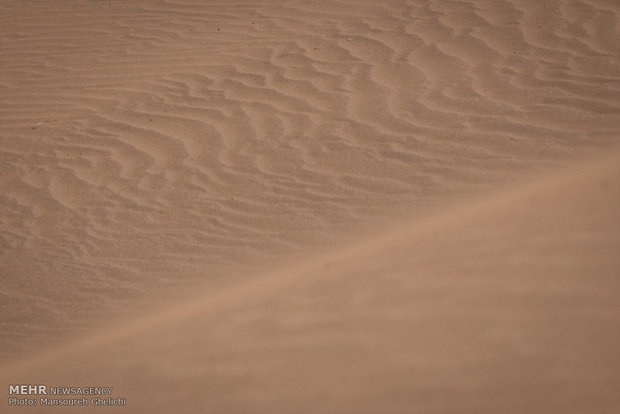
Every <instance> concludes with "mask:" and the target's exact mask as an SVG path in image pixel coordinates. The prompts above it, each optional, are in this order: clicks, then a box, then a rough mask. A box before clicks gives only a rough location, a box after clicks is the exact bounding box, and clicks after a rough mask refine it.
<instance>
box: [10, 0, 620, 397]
mask: <svg viewBox="0 0 620 414" xmlns="http://www.w3.org/2000/svg"><path fill="white" fill-rule="evenodd" d="M0 11H1V12H0V21H1V23H2V24H0V332H2V334H1V335H0V364H1V365H2V366H3V367H7V366H8V365H10V364H13V363H15V362H18V363H19V362H20V361H28V360H31V357H32V356H33V355H36V354H37V353H39V352H41V351H42V350H44V349H50V348H54V347H55V346H59V345H61V344H64V343H66V342H67V341H69V342H70V343H73V344H75V343H79V339H76V338H80V337H81V336H83V335H86V337H87V338H93V337H94V336H96V335H97V334H96V333H97V332H105V328H104V326H107V325H109V323H110V320H111V319H113V318H118V321H119V323H120V325H121V326H125V325H123V322H122V321H123V320H125V319H129V320H143V319H140V318H137V315H138V314H139V313H140V312H143V311H142V310H143V309H150V306H151V305H153V302H156V303H157V302H160V301H161V302H162V303H166V301H167V300H173V301H174V300H176V298H177V297H176V293H173V292H176V291H177V290H180V291H183V290H185V291H187V290H190V291H196V290H199V291H201V292H202V291H207V292H211V294H212V295H213V296H212V297H209V298H207V297H205V299H204V300H206V301H211V300H213V301H214V302H217V301H218V300H220V299H217V298H218V297H219V296H218V295H220V294H221V292H228V291H231V290H230V289H233V290H234V289H241V290H244V289H248V290H251V288H250V287H251V286H253V285H254V284H257V285H261V286H263V285H264V281H263V279H262V276H261V275H265V274H269V273H270V272H274V269H275V268H278V264H282V263H293V264H295V263H302V262H303V263H305V262H306V261H308V260H309V261H310V262H312V259H313V258H317V257H319V255H318V254H316V253H315V252H317V251H320V250H327V249H329V248H330V247H331V248H332V250H334V251H336V252H342V246H357V245H358V244H357V243H358V242H357V241H355V237H352V236H351V235H355V234H364V233H365V232H366V233H368V229H373V228H389V227H393V226H395V225H396V226H397V227H398V226H402V225H403V223H405V222H410V219H412V220H413V222H414V223H418V220H420V219H421V218H422V217H444V216H442V215H436V214H434V212H435V211H438V210H448V211H452V212H454V214H455V215H456V217H457V221H458V220H459V219H464V218H463V217H465V209H464V206H465V205H470V201H469V200H471V199H479V200H489V199H491V198H493V194H500V193H502V191H506V190H510V188H512V187H513V186H515V185H516V184H514V183H515V182H519V180H523V179H525V178H524V177H527V178H526V180H529V181H530V182H532V183H533V182H535V181H537V180H539V178H537V177H547V176H548V174H549V173H550V171H557V170H558V169H560V170H561V168H562V167H563V166H564V165H569V164H567V162H568V160H580V159H587V158H589V156H587V155H586V154H593V153H596V151H600V150H603V151H604V150H606V149H607V150H609V151H612V150H611V149H610V148H612V146H613V144H614V143H615V142H616V141H617V139H618V136H619V135H620V100H619V99H618V96H620V93H619V90H620V60H619V59H620V46H619V44H618V42H617V39H618V38H619V37H620V32H619V27H620V24H619V16H620V5H619V4H618V3H617V2H616V1H613V0H551V1H545V2H540V1H534V0H502V1H496V0H466V1H451V0H421V1H395V0H394V1H385V2H381V3H377V2H374V1H355V2H353V1H346V0H337V1H328V2H327V1H312V2H308V1H293V0H290V1H285V0H263V1H249V2H248V1H237V0H233V1H226V2H224V1H209V2H205V1H197V0H195V1H192V0H175V1H164V0H138V1H132V2H125V1H119V0H109V1H92V0H69V1H64V2H54V3H53V4H52V3H49V2H44V1H36V0H21V1H18V0H5V1H2V2H1V4H0ZM540 180H543V181H545V180H546V178H540ZM575 188H582V187H578V186H577V185H576V186H575ZM583 190H584V191H585V190H586V189H585V188H583ZM508 192H509V193H510V191H508ZM502 194H503V193H502ZM515 194H516V193H515ZM607 196H608V197H609V198H608V199H605V197H604V196H603V195H601V194H598V193H597V195H596V197H599V198H598V199H599V200H600V201H601V202H602V203H607V204H606V205H607V206H609V203H615V201H614V200H615V198H614V197H615V193H613V192H610V193H609V194H607ZM567 197H569V196H567ZM570 197H573V196H570ZM570 197H569V198H570ZM584 197H585V196H584ZM573 198H576V197H573ZM573 198H571V200H572V199H573ZM483 202H484V201H483ZM550 203H551V205H555V206H556V207H563V206H558V205H557V203H556V201H550ZM554 203H555V204H554ZM519 205H523V206H524V208H526V209H527V205H528V204H527V203H526V202H524V201H523V202H520V204H519ZM595 207H597V206H592V208H595ZM540 208H541V209H544V208H546V207H544V205H542V204H541V207H540ZM572 213H574V214H575V217H586V214H585V213H583V212H582V211H579V212H576V211H573V212H572ZM572 213H571V214H572ZM607 213H609V212H607V211H606V210H604V211H602V214H604V215H605V214H607ZM567 214H569V213H567ZM609 214H611V213H609ZM461 215H463V216H462V217H461ZM403 217H409V219H407V221H402V220H403ZM568 217H570V214H569V216H568ZM605 217H606V216H605ZM550 220H551V221H552V222H557V221H554V220H556V219H555V217H553V216H551V217H550ZM601 220H602V219H601ZM442 226H444V227H445V226H448V224H445V223H444V224H442ZM407 229H408V228H407ZM517 230H518V229H515V231H517ZM615 231H616V229H615V227H613V226H603V227H601V228H597V229H596V230H595V229H593V228H588V229H587V231H585V233H584V234H586V235H587V234H590V236H587V237H590V239H591V240H593V241H595V240H598V239H597V238H601V240H607V241H606V242H603V241H600V243H603V245H606V244H605V243H608V245H610V246H614V245H613V243H612V242H613V240H615V239H614V237H615V236H614V234H615V233H614V232H615ZM381 232H383V231H381ZM508 233H510V232H508ZM508 233H507V234H508ZM384 234H387V235H391V234H392V233H390V232H385V233H384ZM404 234H405V235H407V237H408V234H409V233H407V231H406V230H404ZM516 234H517V235H519V234H520V233H518V231H517V233H516ZM388 237H390V236H388ZM416 237H421V236H416ZM429 237H430V239H429V244H430V245H433V243H435V245H436V244H437V243H439V242H437V241H436V242H433V241H432V240H434V237H435V236H434V235H433V233H432V232H431V234H429ZM507 237H508V236H507ZM511 237H512V236H511ZM515 237H516V236H515ZM519 237H520V236H519ZM584 237H586V236H584ZM605 237H608V238H607V239H606V238H605ZM517 238H518V237H517ZM482 239H483V240H481V245H482V246H486V244H485V243H486V242H485V241H484V240H486V239H484V237H483V238H482ZM524 239H525V238H524ZM536 240H537V243H539V244H540V246H543V247H544V246H546V244H545V243H546V242H545V238H544V237H543V236H540V237H539V239H536ZM553 240H555V239H553V237H552V240H551V241H553ZM557 240H561V238H560V237H559V236H558V237H557ZM582 241H583V240H582ZM458 242H462V240H460V241H459V240H456V239H455V240H454V243H458ZM442 243H445V244H446V247H445V248H446V249H447V248H448V247H447V246H448V245H450V243H452V242H450V240H449V237H448V239H447V240H446V239H444V241H443V242H442ZM558 243H559V244H558V246H564V247H559V249H560V250H559V251H558V253H557V255H558V256H557V260H558V261H559V262H561V261H562V260H564V259H562V258H561V257H562V253H561V251H565V252H566V253H564V254H565V255H566V256H567V259H566V260H568V256H570V255H571V254H572V255H575V254H576V253H575V252H573V251H572V250H570V246H567V245H564V244H562V243H560V242H559V241H558ZM597 243H598V242H597ZM371 244H372V243H371ZM442 246H443V244H442ZM472 246H476V243H475V242H472ZM348 248H349V249H351V247H348ZM497 248H498V249H499V250H500V251H501V249H502V246H501V245H498V246H497ZM506 248H507V247H506ZM345 249H347V247H345ZM563 249H565V250H563ZM466 251H469V250H466ZM605 251H607V250H605ZM570 252H572V253H570ZM370 254H372V255H375V254H376V255H379V256H381V254H383V253H381V254H379V253H378V252H375V251H374V250H372V249H371V253H370ZM404 256H405V257H406V256H407V255H406V254H404ZM321 257H323V256H321ZM381 257H385V258H386V259H385V260H389V259H388V258H390V257H392V256H390V255H385V256H381ZM451 257H452V256H451ZM458 257H459V260H461V259H462V260H465V259H463V257H461V256H458ZM474 257H478V256H475V255H474ZM584 257H589V259H587V260H590V261H591V263H590V262H588V263H590V264H592V266H594V267H596V266H603V265H604V263H608V264H609V266H612V265H611V264H610V263H611V261H610V260H611V258H609V257H608V256H604V255H603V256H600V257H599V256H597V255H596V254H594V253H593V254H592V256H588V255H586V256H584ZM597 258H598V259H597ZM298 259H299V260H298ZM434 260H435V259H434ZM436 260H439V259H436ZM459 260H457V258H456V257H455V258H454V261H453V262H450V261H448V264H447V265H450V263H452V266H455V267H456V266H457V263H460V264H459V265H462V266H464V268H463V269H466V268H467V266H469V265H470V264H466V263H465V262H463V261H459ZM471 260H472V261H475V260H474V259H471ZM515 260H516V259H515ZM549 260H550V259H549ZM584 260H585V259H584ZM597 260H600V262H597ZM516 262H517V263H512V262H511V264H510V266H516V267H514V269H519V267H518V266H517V264H518V260H516ZM566 263H572V262H570V260H568V261H567V262H566ZM596 263H598V264H596ZM474 264H475V263H474ZM474 264H471V265H472V266H473V265H474ZM418 265H419V264H415V266H418ZM595 265H596V266H595ZM510 266H509V268H510ZM566 266H568V265H566ZM596 268H597V269H598V267H596ZM612 268H613V267H612ZM438 269H439V268H436V271H437V272H439V270H438ZM509 270H510V269H509ZM367 271H368V272H369V273H368V274H369V275H370V274H371V273H372V272H371V269H370V268H368V269H367ZM515 271H516V270H515ZM301 273H303V272H301ZM254 279H256V280H254ZM599 282H600V283H601V284H602V285H601V286H603V285H604V284H603V283H607V282H608V281H607V280H605V281H602V280H601V281H599ZM592 283H595V282H592ZM262 289H264V290H266V291H269V289H266V288H265V287H263V288H262ZM386 294H387V293H386ZM248 295H250V294H248ZM207 296H208V295H207ZM362 296H363V295H362ZM250 297H251V295H250ZM336 297H337V296H336ZM155 307H157V306H155ZM163 308H164V309H169V308H167V307H166V306H163ZM285 308H286V307H285ZM316 311H317V312H319V311H320V306H319V307H318V308H317V310H316ZM265 312H267V311H265ZM274 312H275V311H274ZM266 314H268V315H272V316H273V314H269V312H267V313H266ZM157 315H159V314H154V315H151V318H154V320H158V319H157V318H159V316H157ZM320 315H321V314H320V312H319V313H317V314H316V315H314V316H315V317H316V318H317V319H318V320H320V318H319V316H320ZM311 316H312V315H311V314H310V315H308V317H310V318H311ZM136 318H137V319H136ZM311 319H312V318H311ZM343 320H346V321H348V319H346V318H345V319H343ZM347 323H348V322H347ZM347 323H345V326H347ZM524 323H526V322H524ZM100 328H101V329H102V330H101V331H100V330H99V329H100ZM123 329H126V327H125V328H123ZM222 329H224V328H222ZM222 335H224V336H223V337H222V338H225V337H226V334H225V333H222ZM230 335H234V334H233V333H231V334H230ZM353 337H354V336H352V337H351V338H353ZM68 338H72V339H70V340H69V339H68ZM136 340H138V339H136ZM343 340H345V339H343ZM162 346H164V345H163V344H162ZM584 346H585V345H584ZM146 355H149V354H148V353H147V354H146ZM151 355H152V354H151ZM239 355H240V354H239ZM352 392H353V391H352ZM322 395H323V394H322ZM248 401H249V400H248Z"/></svg>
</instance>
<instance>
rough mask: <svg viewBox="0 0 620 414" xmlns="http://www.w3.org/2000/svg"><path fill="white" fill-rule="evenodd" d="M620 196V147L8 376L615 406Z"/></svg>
mask: <svg viewBox="0 0 620 414" xmlns="http://www.w3.org/2000/svg"><path fill="white" fill-rule="evenodd" d="M619 207H620V154H618V156H615V157H613V158H611V159H610V158H608V159H605V160H603V161H600V162H596V163H591V164H589V165H587V166H582V167H577V168H574V169H572V170H571V171H570V172H566V173H565V174H562V175H559V176H554V177H552V178H545V179H544V180H541V181H540V182H538V183H536V184H533V185H527V186H521V187H518V188H516V189H515V190H513V191H510V192H506V193H501V194H496V195H494V196H491V197H489V198H488V199H486V200H483V201H480V202H478V203H473V204H468V205H466V206H463V207H460V208H457V209H454V210H449V211H446V212H444V213H442V214H440V215H438V216H436V217H432V218H429V219H427V220H424V221H421V222H420V221H415V220H414V221H413V222H410V223H401V225H400V226H398V228H397V229H396V230H392V231H388V232H386V233H384V234H379V235H377V236H376V237H374V238H372V239H369V240H365V241H358V242H356V243H355V244H353V245H351V246H350V247H348V248H342V249H339V250H338V251H334V252H333V253H332V254H329V255H327V256H324V257H320V258H317V259H316V260H312V261H310V262H309V263H301V264H300V265H299V266H297V267H293V268H290V269H283V270H281V271H278V272H275V273H272V274H268V275H265V276H262V277H257V278H254V279H253V280H252V281H251V282H249V283H247V284H244V285H242V286H238V287H235V288H231V289H223V290H222V291H219V292H217V293H215V294H214V293H213V292H210V293H209V294H208V295H206V296H204V297H202V299H199V300H197V301H193V302H190V303H187V302H186V303H184V304H182V305H178V306H172V307H171V308H169V309H168V310H165V311H162V312H160V313H157V314H154V315H153V316H152V317H150V318H148V319H141V320H138V321H136V322H131V323H126V324H120V325H119V324H117V325H116V326H115V327H114V328H113V329H111V330H107V331H103V332H101V333H100V335H95V336H93V337H89V338H87V339H85V340H83V341H78V342H75V343H72V344H69V345H68V346H66V347H64V348H63V349H61V350H59V351H53V352H50V353H49V354H43V355H41V356H40V357H39V358H38V359H33V360H29V361H23V362H22V363H20V364H17V365H15V366H13V367H12V368H10V369H9V370H8V371H7V372H6V375H5V377H4V378H3V381H5V382H9V381H10V382H11V383H22V382H24V383H43V384H49V385H54V384H63V385H71V384H75V385H86V384H88V385H100V386H113V387H114V393H115V394H116V395H117V396H124V397H126V401H127V407H128V410H130V411H131V412H135V413H142V412H144V413H169V412H179V413H199V412H200V413H203V412H208V413H232V412H257V413H307V412H320V413H360V412H363V413H366V412H367V413H377V412H381V413H411V412H419V413H445V412H458V413H523V412H527V413H545V414H548V413H563V414H565V413H586V412H588V413H589V412H596V413H610V414H611V413H615V412H618V410H619V409H620V395H619V394H618V388H619V387H620V359H619V358H618V349H619V348H620V330H619V329H618V326H619V325H620V290H619V289H620V279H619V278H618V275H620V255H619V254H618V252H619V251H620V208H619ZM4 392H6V391H4ZM107 409H108V410H109V409H110V408H107ZM40 411H41V412H55V411H54V410H52V409H49V408H45V409H41V410H40ZM33 412H38V411H37V410H33ZM58 412H65V411H62V410H59V411H58Z"/></svg>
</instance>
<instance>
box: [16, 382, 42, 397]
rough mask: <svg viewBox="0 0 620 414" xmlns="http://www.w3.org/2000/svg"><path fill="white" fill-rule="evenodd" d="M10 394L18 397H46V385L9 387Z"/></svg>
mask: <svg viewBox="0 0 620 414" xmlns="http://www.w3.org/2000/svg"><path fill="white" fill-rule="evenodd" d="M9 394H11V395H13V394H17V395H46V394H47V386H46V385H41V384H39V385H34V384H21V385H9Z"/></svg>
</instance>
